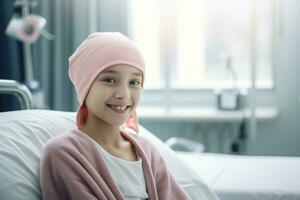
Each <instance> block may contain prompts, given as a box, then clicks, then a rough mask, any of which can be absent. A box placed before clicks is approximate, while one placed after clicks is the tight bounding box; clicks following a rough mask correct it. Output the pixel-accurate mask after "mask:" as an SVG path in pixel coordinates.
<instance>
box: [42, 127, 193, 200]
mask: <svg viewBox="0 0 300 200" xmlns="http://www.w3.org/2000/svg"><path fill="white" fill-rule="evenodd" d="M122 135H123V136H124V137H125V138H126V139H127V140H129V141H130V142H131V143H132V144H133V145H134V147H135V149H136V152H137V154H138V156H139V157H141V158H142V160H143V171H144V176H145V181H146V186H147V192H148V195H149V199H150V200H158V199H159V200H167V199H172V200H176V199H178V200H185V199H188V196H187V194H186V193H185V192H184V191H183V189H182V188H181V187H180V185H179V184H178V183H177V182H176V181H175V179H174V178H173V177H172V176H171V174H170V173H169V172H168V170H167V168H166V165H165V163H164V161H163V158H162V157H161V155H160V154H159V152H158V151H157V150H156V149H155V148H154V146H153V145H152V144H151V143H150V142H149V141H147V140H146V139H144V138H141V137H139V136H138V135H133V134H131V133H125V132H122ZM40 183H41V188H42V194H43V199H44V200H48V199H51V200H62V199H66V200H71V199H78V200H92V199H98V200H123V199H125V198H124V195H123V194H122V192H121V191H120V190H119V188H118V186H117V184H116V182H115V181H114V179H113V175H112V174H111V172H110V171H109V168H108V166H107V165H106V163H105V161H104V158H103V157H102V156H101V153H100V151H99V149H98V147H97V144H96V143H95V142H94V141H93V140H92V139H91V138H90V137H89V136H88V135H86V134H85V133H83V132H81V131H80V130H71V131H70V132H67V133H65V134H62V135H59V136H56V137H54V138H52V139H51V140H50V141H49V142H48V143H47V144H46V146H45V147H44V150H43V153H42V157H41V162H40Z"/></svg>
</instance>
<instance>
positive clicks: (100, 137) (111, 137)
mask: <svg viewBox="0 0 300 200" xmlns="http://www.w3.org/2000/svg"><path fill="white" fill-rule="evenodd" d="M80 130H81V131H83V132H84V133H86V134H87V135H88V136H90V137H91V138H92V139H93V140H94V141H95V142H97V143H98V144H100V145H101V146H111V147H113V148H118V147H119V146H120V144H121V143H122V142H123V141H124V138H123V137H122V135H121V134H120V129H119V126H117V125H116V126H114V125H111V124H108V123H106V122H104V121H102V120H100V119H92V118H91V117H88V120H87V121H86V123H85V125H84V127H83V128H81V129H80Z"/></svg>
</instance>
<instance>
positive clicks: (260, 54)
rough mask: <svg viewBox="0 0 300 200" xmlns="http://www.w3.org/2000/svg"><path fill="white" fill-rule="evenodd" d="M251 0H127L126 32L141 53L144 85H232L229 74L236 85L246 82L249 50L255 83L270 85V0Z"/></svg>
mask: <svg viewBox="0 0 300 200" xmlns="http://www.w3.org/2000/svg"><path fill="white" fill-rule="evenodd" d="M255 2H256V4H255V6H253V0H243V1H240V0H224V1H218V0H178V1H172V0H151V1H140V0H131V3H130V8H131V11H130V13H131V14H132V15H131V20H130V23H131V27H132V37H133V40H135V41H136V42H137V44H138V45H139V47H140V48H141V50H142V52H143V55H144V57H145V59H146V64H147V68H146V70H147V72H146V74H147V77H146V88H148V89H165V88H169V89H202V88H215V87H232V86H233V84H234V81H233V74H235V76H236V84H237V86H238V87H239V88H248V87H249V86H250V82H251V63H252V60H251V59H253V57H252V53H253V52H256V56H255V58H256V59H255V63H256V86H257V87H258V88H271V87H272V86H273V76H272V74H273V72H272V63H273V61H272V60H273V58H272V49H273V48H274V46H273V41H274V40H273V38H274V35H273V34H274V31H273V21H274V20H273V19H274V12H273V11H274V9H273V7H274V6H273V1H272V0H259V1H255ZM253 8H254V9H253ZM253 20H254V22H255V24H254V25H255V26H254V28H253V26H252V24H253V23H252V22H253ZM253 31H255V32H253ZM253 35H254V37H253ZM253 41H255V43H254V44H256V45H255V50H254V51H253V48H252V47H253V46H252V44H253ZM230 69H233V70H231V71H230Z"/></svg>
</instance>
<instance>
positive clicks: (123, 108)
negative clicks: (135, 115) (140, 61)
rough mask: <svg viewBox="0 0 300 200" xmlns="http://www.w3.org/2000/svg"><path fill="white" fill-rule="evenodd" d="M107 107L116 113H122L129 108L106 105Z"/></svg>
mask: <svg viewBox="0 0 300 200" xmlns="http://www.w3.org/2000/svg"><path fill="white" fill-rule="evenodd" d="M107 105H108V107H110V108H111V109H112V110H113V111H115V112H118V113H123V112H125V111H126V110H127V109H128V108H129V107H130V106H119V105H110V104H107Z"/></svg>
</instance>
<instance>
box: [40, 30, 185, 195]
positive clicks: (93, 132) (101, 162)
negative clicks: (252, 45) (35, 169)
mask: <svg viewBox="0 0 300 200" xmlns="http://www.w3.org/2000/svg"><path fill="white" fill-rule="evenodd" d="M144 65H145V64H144V60H143V58H142V56H141V54H140V52H139V51H138V49H137V47H136V46H135V44H134V43H133V42H132V41H131V40H129V39H128V38H127V37H125V36H124V35H122V34H120V33H93V34H91V35H90V36H89V37H88V38H87V39H86V40H85V41H84V42H83V43H82V44H81V45H80V46H79V47H78V49H77V50H76V51H75V52H74V54H73V55H72V56H71V57H70V59H69V75H70V79H71V81H72V83H73V84H74V86H75V89H76V92H77V97H78V100H79V102H80V105H79V109H78V111H77V128H76V129H73V130H70V131H68V132H66V133H63V134H61V135H59V136H56V137H54V138H52V139H51V140H50V141H49V142H48V143H47V144H46V146H45V147H44V150H43V153H42V158H41V163H40V182H41V188H42V194H43V199H45V200H47V199H68V200H72V199H78V200H79V199H80V200H91V199H99V200H123V199H131V200H140V199H150V200H157V199H159V200H167V199H171V200H176V199H178V200H185V199H188V197H187V195H186V193H185V192H184V191H183V190H182V188H181V187H180V185H179V184H178V183H177V182H176V181H175V179H174V178H173V177H172V175H171V174H170V173H169V171H168V170H167V168H166V165H165V163H164V160H163V159H162V157H161V155H160V154H159V153H158V151H157V150H156V149H155V147H154V146H153V145H152V144H151V143H150V142H149V141H147V140H146V139H144V138H142V137H140V136H139V135H138V134H137V133H138V124H137V116H136V112H135V110H136V107H137V105H138V103H139V100H140V95H141V93H142V90H143V84H144V79H145V67H144Z"/></svg>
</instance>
